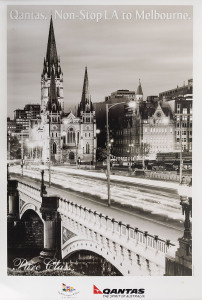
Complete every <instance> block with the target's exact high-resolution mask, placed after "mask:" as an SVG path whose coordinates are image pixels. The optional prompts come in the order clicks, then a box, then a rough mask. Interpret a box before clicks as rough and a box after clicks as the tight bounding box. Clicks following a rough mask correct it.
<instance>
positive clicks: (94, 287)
mask: <svg viewBox="0 0 202 300" xmlns="http://www.w3.org/2000/svg"><path fill="white" fill-rule="evenodd" d="M93 294H103V293H102V292H101V291H100V290H99V289H98V288H97V287H96V286H95V285H93Z"/></svg>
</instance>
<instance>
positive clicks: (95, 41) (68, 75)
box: [8, 6, 193, 117]
mask: <svg viewBox="0 0 202 300" xmlns="http://www.w3.org/2000/svg"><path fill="white" fill-rule="evenodd" d="M15 10H17V11H18V13H19V16H20V13H21V12H35V13H36V12H40V13H42V14H43V15H44V16H45V17H46V18H47V20H19V19H18V20H15V19H11V17H10V13H11V11H14V13H13V14H12V16H16V12H15ZM55 10H57V11H58V12H60V11H61V10H62V11H63V13H65V12H67V13H70V12H74V13H75V14H77V15H79V16H80V17H81V18H82V15H80V11H81V10H85V12H87V11H88V12H94V13H97V12H100V13H102V16H104V11H105V10H106V11H107V17H110V16H111V14H112V12H113V10H116V12H117V15H118V17H119V19H118V20H117V19H116V18H114V19H113V20H105V19H104V18H102V20H100V21H99V22H96V21H95V20H79V19H75V20H64V19H63V20H60V19H59V17H57V18H56V19H55ZM136 10H138V12H142V11H143V10H145V12H151V10H156V11H157V12H161V13H162V12H163V13H166V12H187V13H188V14H189V16H190V20H164V21H159V20H139V21H138V20H136V19H135V18H133V17H134V15H135V11H136ZM51 11H52V15H53V25H54V31H55V38H56V45H57V52H58V55H59V56H60V60H61V67H62V71H63V74H64V102H65V111H69V110H70V109H73V110H74V107H75V105H77V104H78V103H79V102H80V100H81V93H82V85H83V77H84V70H85V66H86V65H87V67H88V75H89V83H90V93H91V98H92V101H93V102H100V101H104V97H105V96H108V95H110V94H111V93H112V92H114V91H116V90H118V89H129V90H135V91H136V89H137V85H138V79H139V78H140V79H141V83H142V88H143V93H144V97H145V98H146V97H147V96H149V95H158V94H159V93H160V92H162V91H164V90H168V89H172V88H175V87H176V86H177V85H179V86H180V85H183V82H184V81H185V82H186V83H187V80H188V79H189V78H192V64H193V61H192V60H193V24H192V8H191V7H188V6H175V7H174V6H113V7H112V6H9V7H8V116H10V117H13V111H14V110H15V109H17V108H24V105H25V104H27V103H40V97H41V95H40V93H41V85H40V80H41V72H42V67H43V59H44V56H45V54H46V48H47V41H48V31H49V23H50V15H51ZM122 12H129V13H131V14H132V19H131V20H122ZM85 16H86V13H85Z"/></svg>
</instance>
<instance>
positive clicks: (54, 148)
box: [53, 143, 57, 154]
mask: <svg viewBox="0 0 202 300" xmlns="http://www.w3.org/2000/svg"><path fill="white" fill-rule="evenodd" d="M53 154H57V145H56V143H53Z"/></svg>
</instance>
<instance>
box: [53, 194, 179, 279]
mask: <svg viewBox="0 0 202 300" xmlns="http://www.w3.org/2000/svg"><path fill="white" fill-rule="evenodd" d="M58 211H59V212H60V214H61V218H62V220H63V222H64V223H65V224H66V225H67V227H68V228H69V229H70V230H72V232H74V233H75V234H77V235H80V236H82V237H83V238H86V239H87V240H90V241H94V242H95V243H97V244H99V245H102V246H103V247H104V248H105V249H107V251H108V250H109V251H111V252H112V253H114V254H115V255H116V254H117V253H119V254H120V255H118V257H122V259H123V261H124V260H125V259H126V257H127V261H130V260H131V258H132V257H133V260H135V261H136V260H137V261H139V260H141V263H142V264H143V261H144V264H146V265H147V262H149V263H150V265H151V264H153V265H159V266H160V268H161V271H157V273H158V272H159V274H158V275H160V274H161V275H163V270H165V254H166V253H167V251H168V249H169V248H170V247H172V246H174V244H173V243H171V242H170V241H169V240H164V239H162V238H159V237H158V236H153V235H151V234H149V233H148V232H143V231H141V230H139V229H138V228H133V227H131V226H130V225H126V224H123V223H122V222H118V221H116V220H115V219H112V218H110V217H108V216H105V215H103V214H101V213H98V212H97V211H92V210H91V209H87V208H86V207H83V206H81V205H77V204H75V203H73V202H70V201H68V200H66V199H62V198H60V199H59V208H58ZM67 244H68V243H67ZM134 257H135V259H134ZM145 268H146V267H145ZM161 272H162V273H161Z"/></svg>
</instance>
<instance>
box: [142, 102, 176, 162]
mask: <svg viewBox="0 0 202 300" xmlns="http://www.w3.org/2000/svg"><path fill="white" fill-rule="evenodd" d="M142 123H143V144H145V145H148V153H147V154H146V155H145V156H146V157H147V158H148V159H150V160H151V159H152V160H155V159H156V155H157V153H165V152H174V151H175V121H174V119H173V114H172V111H171V109H170V107H169V105H168V103H163V102H161V101H159V102H158V103H156V105H155V104H153V105H152V106H150V107H147V108H146V109H144V111H143V114H142Z"/></svg>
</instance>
